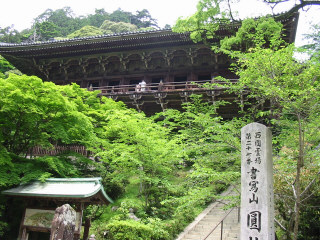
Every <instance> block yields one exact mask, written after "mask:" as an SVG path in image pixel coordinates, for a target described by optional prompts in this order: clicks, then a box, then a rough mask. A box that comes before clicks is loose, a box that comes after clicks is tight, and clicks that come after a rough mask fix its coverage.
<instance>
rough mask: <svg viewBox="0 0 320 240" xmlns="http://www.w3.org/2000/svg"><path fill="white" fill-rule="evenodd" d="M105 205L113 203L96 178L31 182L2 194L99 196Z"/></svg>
mask: <svg viewBox="0 0 320 240" xmlns="http://www.w3.org/2000/svg"><path fill="white" fill-rule="evenodd" d="M99 193H100V196H102V199H101V200H102V201H103V202H105V203H108V202H109V203H113V200H112V199H111V198H110V197H109V196H108V195H107V194H106V192H105V190H104V188H103V186H102V183H101V177H97V178H48V179H47V180H46V181H45V182H40V181H33V182H31V183H27V184H21V185H19V186H18V187H16V188H12V189H8V190H5V191H3V192H2V194H4V195H9V196H16V197H35V198H36V197H39V198H67V199H86V198H90V197H94V196H95V195H97V194H99Z"/></svg>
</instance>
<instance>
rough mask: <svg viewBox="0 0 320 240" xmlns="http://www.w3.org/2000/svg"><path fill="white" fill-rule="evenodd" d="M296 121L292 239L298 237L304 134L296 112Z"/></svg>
mask: <svg viewBox="0 0 320 240" xmlns="http://www.w3.org/2000/svg"><path fill="white" fill-rule="evenodd" d="M298 122H299V156H298V162H297V173H296V180H295V187H294V190H295V199H296V200H295V204H294V211H295V219H294V228H293V240H297V239H298V230H299V218H300V201H301V186H300V175H301V168H302V166H303V160H304V136H303V130H302V122H301V117H300V115H299V114H298Z"/></svg>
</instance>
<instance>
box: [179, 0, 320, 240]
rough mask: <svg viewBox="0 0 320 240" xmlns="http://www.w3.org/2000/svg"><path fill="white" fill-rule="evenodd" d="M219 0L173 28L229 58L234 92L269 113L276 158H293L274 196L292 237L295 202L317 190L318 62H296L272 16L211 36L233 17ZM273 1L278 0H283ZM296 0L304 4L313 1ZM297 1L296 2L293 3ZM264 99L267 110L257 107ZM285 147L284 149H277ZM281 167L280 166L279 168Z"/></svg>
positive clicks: (261, 115) (257, 114) (256, 112)
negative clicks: (227, 34) (232, 61)
mask: <svg viewBox="0 0 320 240" xmlns="http://www.w3.org/2000/svg"><path fill="white" fill-rule="evenodd" d="M225 2H228V3H229V1H215V0H214V1H207V0H201V1H200V2H199V4H198V8H197V9H198V10H197V12H196V13H195V14H194V15H193V16H191V17H189V18H187V19H184V20H183V19H180V20H178V21H177V24H176V26H175V27H174V30H176V31H190V32H191V37H192V39H194V40H195V41H204V42H206V43H207V44H210V45H211V46H213V47H214V48H213V49H214V50H215V51H219V52H223V53H226V54H228V55H229V56H230V57H232V58H234V59H235V60H236V64H234V66H233V67H234V68H233V69H234V70H235V71H236V73H237V75H238V76H239V82H238V84H236V85H234V89H233V90H234V91H236V92H237V93H238V94H239V95H240V94H243V91H244V89H246V90H247V91H248V93H247V94H248V95H247V99H248V100H249V101H248V105H247V107H250V110H251V111H250V113H251V116H254V117H252V120H258V119H260V120H262V119H264V120H265V121H270V119H272V120H271V122H270V124H273V125H272V126H273V127H274V129H275V131H276V135H278V136H279V138H278V147H279V148H278V150H279V149H281V151H279V152H277V154H279V156H281V158H280V159H282V160H283V158H285V159H287V160H288V159H293V160H294V161H292V162H291V165H290V167H291V178H287V180H288V179H290V180H292V181H291V182H289V181H290V180H288V182H287V184H286V185H284V187H283V188H282V189H277V190H278V192H277V193H279V194H280V195H281V194H282V193H284V192H286V191H284V188H286V189H287V190H288V189H289V191H288V192H287V193H290V194H288V195H286V196H284V195H281V196H282V197H280V198H279V202H280V203H281V201H282V204H279V205H278V206H280V208H279V211H281V210H283V209H281V207H285V210H284V212H286V214H285V217H284V215H281V216H282V217H283V218H282V220H283V222H284V223H285V225H286V226H285V227H284V228H283V229H285V231H286V235H287V236H288V237H289V238H292V239H298V238H299V231H298V230H299V221H300V212H301V206H302V204H303V203H306V201H307V199H309V198H311V199H312V195H313V194H312V191H313V190H317V189H318V184H319V183H318V180H317V179H318V175H319V167H318V166H319V165H318V163H316V164H315V162H319V160H318V158H314V157H311V156H313V154H315V152H316V146H317V145H318V143H317V141H318V140H317V138H316V137H314V135H313V136H312V134H311V132H312V131H313V132H315V131H316V132H317V131H318V130H317V128H314V127H312V126H317V124H316V122H317V119H318V118H317V117H316V116H317V113H318V112H319V109H318V102H319V94H318V92H319V91H318V89H319V66H318V65H319V62H305V63H299V62H298V61H297V60H296V59H295V58H294V57H293V54H294V47H293V46H286V45H285V44H284V43H283V41H282V40H281V38H280V37H281V25H280V24H277V23H276V22H275V21H274V20H272V19H261V20H257V21H254V20H250V19H249V20H245V21H243V22H242V26H241V27H240V28H239V30H238V31H237V32H235V33H234V34H232V36H231V37H229V38H225V39H222V40H221V41H215V40H217V36H216V32H217V30H218V29H219V23H228V24H232V23H229V22H228V20H230V19H233V14H232V11H231V5H228V7H229V8H228V9H229V11H227V12H223V10H221V8H220V7H221V3H225ZM268 2H270V1H268ZM273 2H278V3H279V4H280V3H282V2H283V1H273ZM302 2H305V4H310V5H312V4H318V3H319V2H318V1H316V3H314V2H313V1H300V3H302ZM306 2H309V3H306ZM302 6H303V5H301V4H298V6H297V7H298V8H300V7H302ZM289 12H290V11H289ZM226 18H227V20H226ZM233 22H234V21H233ZM268 22H269V23H268ZM270 23H271V24H270ZM279 30H280V31H279ZM208 40H209V41H208ZM218 40H219V39H218ZM212 42H213V43H215V44H212ZM268 104H269V105H270V109H269V110H267V111H263V110H261V108H263V107H264V106H266V105H268ZM286 148H289V149H290V151H283V150H284V149H286ZM312 153H313V154H312ZM287 163H288V162H287ZM314 165H315V166H316V167H315V166H314ZM280 169H281V168H280ZM309 169H310V170H309ZM285 171H286V170H285V169H281V173H282V174H283V173H285ZM304 171H307V172H308V174H307V176H308V177H303V174H302V172H304ZM288 198H289V199H290V200H288ZM287 200H288V201H287ZM279 202H278V203H279ZM282 213H283V212H282ZM288 213H291V215H290V214H288Z"/></svg>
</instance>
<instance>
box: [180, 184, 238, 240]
mask: <svg viewBox="0 0 320 240" xmlns="http://www.w3.org/2000/svg"><path fill="white" fill-rule="evenodd" d="M233 190H234V188H233V187H230V188H229V189H228V190H227V191H225V192H224V193H222V194H221V195H224V196H230V195H234V194H235V193H234V191H233ZM226 203H227V201H225V200H223V201H217V202H214V203H212V204H210V205H209V206H208V207H207V208H206V209H205V210H204V211H203V212H202V213H201V214H200V215H199V216H198V217H197V218H196V219H195V220H194V221H193V222H192V223H191V224H190V225H189V226H187V227H186V228H185V230H184V231H183V232H182V233H181V234H180V235H179V236H178V238H177V239H176V240H205V239H206V240H221V239H223V240H239V239H240V222H238V208H233V209H228V210H223V209H222V208H223V207H224V205H225V204H226ZM222 220H223V223H222V225H223V227H222V229H223V230H222V238H221V221H222ZM214 228H215V230H214V231H213V232H212V233H211V234H210V232H211V231H212V230H213V229H214ZM209 234H210V235H209Z"/></svg>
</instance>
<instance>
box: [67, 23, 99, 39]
mask: <svg viewBox="0 0 320 240" xmlns="http://www.w3.org/2000/svg"><path fill="white" fill-rule="evenodd" d="M98 35H103V31H102V30H101V29H100V28H97V27H93V26H84V27H82V28H81V29H79V30H77V31H75V32H73V33H71V34H69V35H68V36H67V37H68V38H81V37H89V36H98Z"/></svg>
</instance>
